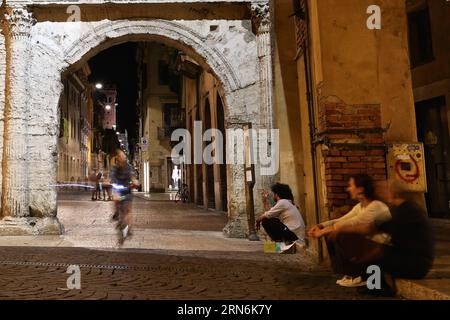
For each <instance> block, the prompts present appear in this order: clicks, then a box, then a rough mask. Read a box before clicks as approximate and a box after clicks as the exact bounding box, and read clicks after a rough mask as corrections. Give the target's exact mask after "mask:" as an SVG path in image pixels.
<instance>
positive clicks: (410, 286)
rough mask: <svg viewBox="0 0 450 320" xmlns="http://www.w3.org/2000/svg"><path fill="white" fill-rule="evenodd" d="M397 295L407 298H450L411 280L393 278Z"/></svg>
mask: <svg viewBox="0 0 450 320" xmlns="http://www.w3.org/2000/svg"><path fill="white" fill-rule="evenodd" d="M395 286H396V288H397V295H398V296H400V297H403V298H405V299H408V300H450V296H449V295H447V294H445V293H443V292H440V291H438V290H435V289H431V288H428V287H426V286H424V285H421V284H419V283H416V282H414V281H411V280H405V279H395Z"/></svg>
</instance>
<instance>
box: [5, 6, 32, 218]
mask: <svg viewBox="0 0 450 320" xmlns="http://www.w3.org/2000/svg"><path fill="white" fill-rule="evenodd" d="M4 22H5V23H4V27H5V29H6V49H7V52H6V54H7V58H6V59H7V68H6V70H7V71H6V81H7V83H8V84H7V88H6V104H5V109H4V131H5V135H4V145H3V146H4V148H3V170H4V171H3V186H2V191H3V192H2V215H3V216H4V217H5V216H10V217H14V218H21V217H26V216H28V215H29V209H28V196H27V186H28V181H27V176H28V175H27V162H26V161H27V141H26V140H27V139H26V137H27V103H28V101H27V100H28V92H27V89H28V88H27V78H28V77H27V72H28V66H27V64H28V61H29V57H30V49H31V46H30V31H31V27H32V26H33V25H34V24H35V23H36V21H35V19H34V18H33V17H32V14H31V13H29V12H28V11H27V10H25V9H22V8H14V9H12V10H10V11H9V12H8V13H7V14H5V20H4Z"/></svg>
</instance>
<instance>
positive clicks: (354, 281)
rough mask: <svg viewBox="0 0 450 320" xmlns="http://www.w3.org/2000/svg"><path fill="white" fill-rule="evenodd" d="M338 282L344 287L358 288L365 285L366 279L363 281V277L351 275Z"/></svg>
mask: <svg viewBox="0 0 450 320" xmlns="http://www.w3.org/2000/svg"><path fill="white" fill-rule="evenodd" d="M338 284H339V285H340V286H342V287H347V288H356V287H363V286H365V285H366V281H363V279H362V278H361V277H357V278H351V277H349V278H348V279H345V280H342V281H340V282H339V283H338Z"/></svg>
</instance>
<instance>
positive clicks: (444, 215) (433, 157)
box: [416, 96, 450, 219]
mask: <svg viewBox="0 0 450 320" xmlns="http://www.w3.org/2000/svg"><path fill="white" fill-rule="evenodd" d="M416 119H417V134H418V138H419V141H423V143H424V147H425V165H426V172H427V185H428V192H427V193H426V194H425V198H426V203H427V208H428V213H429V215H430V217H432V218H441V219H450V193H449V191H450V154H449V152H450V138H449V126H448V120H447V119H448V117H447V106H446V101H445V97H443V96H442V97H437V98H433V99H430V100H425V101H421V102H418V103H416Z"/></svg>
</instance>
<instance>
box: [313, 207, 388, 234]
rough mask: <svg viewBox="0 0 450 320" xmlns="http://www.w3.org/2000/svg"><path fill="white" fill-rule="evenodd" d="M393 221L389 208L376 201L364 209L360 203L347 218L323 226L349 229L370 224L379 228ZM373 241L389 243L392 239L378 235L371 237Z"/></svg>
mask: <svg viewBox="0 0 450 320" xmlns="http://www.w3.org/2000/svg"><path fill="white" fill-rule="evenodd" d="M391 219H392V216H391V212H390V211H389V208H388V206H387V205H385V204H384V203H383V202H381V201H378V200H374V201H372V202H371V203H369V205H368V206H367V207H364V208H363V207H362V206H361V203H358V204H357V205H356V206H354V207H353V209H352V210H351V211H350V212H349V213H347V214H346V215H345V216H343V217H341V218H339V219H334V220H329V221H325V222H322V223H321V225H322V226H323V227H325V228H326V227H329V226H333V225H335V226H337V227H347V226H356V225H359V224H370V223H375V225H377V226H379V225H380V224H382V223H384V222H387V221H389V220H391ZM371 239H372V240H373V241H375V242H378V243H389V241H390V237H389V236H388V235H387V234H385V233H379V234H376V235H374V236H373V237H371Z"/></svg>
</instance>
